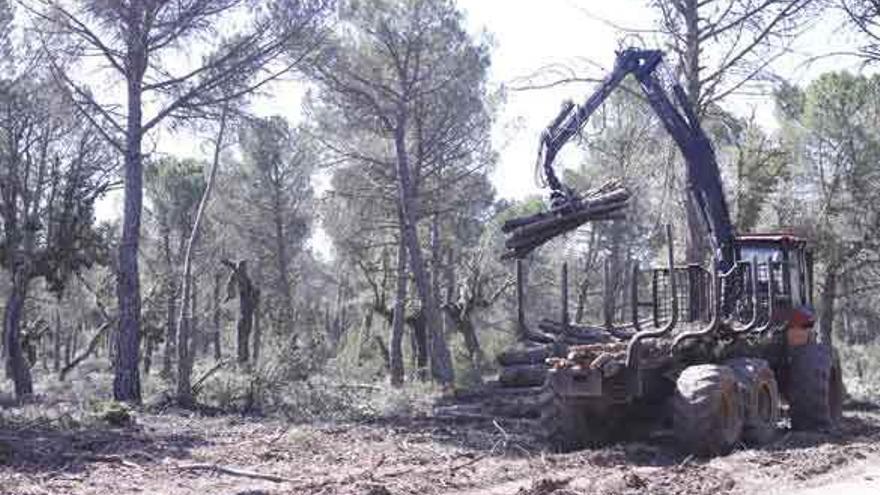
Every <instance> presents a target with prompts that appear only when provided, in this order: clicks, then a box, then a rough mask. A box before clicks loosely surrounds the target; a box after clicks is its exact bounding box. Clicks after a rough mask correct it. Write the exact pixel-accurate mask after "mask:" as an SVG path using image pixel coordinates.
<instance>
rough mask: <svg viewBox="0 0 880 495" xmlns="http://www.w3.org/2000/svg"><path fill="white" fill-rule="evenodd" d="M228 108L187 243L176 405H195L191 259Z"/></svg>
mask: <svg viewBox="0 0 880 495" xmlns="http://www.w3.org/2000/svg"><path fill="white" fill-rule="evenodd" d="M228 111H229V108H228V107H226V106H224V107H223V112H222V113H221V115H220V129H219V131H218V132H217V139H216V140H215V141H214V160H213V162H212V163H211V172H210V173H209V174H208V181H207V183H206V184H205V191H204V192H203V193H202V198H201V200H199V208H198V210H197V211H196V217H195V221H193V227H192V231H191V232H190V234H189V239H187V241H186V254H185V255H184V258H183V279H182V284H181V291H180V292H181V299H180V316H179V317H178V319H177V360H178V362H177V402H178V403H179V404H181V405H183V406H190V405H192V403H193V400H194V398H193V392H192V383H191V380H192V369H193V359H194V356H193V354H194V352H193V351H195V345H193V342H194V341H195V339H191V338H190V333H191V328H190V324H191V322H192V318H193V309H194V308H192V306H191V304H190V303H191V302H192V301H190V298H191V291H192V286H191V284H192V258H193V253H194V250H195V245H196V243H197V242H198V240H199V233H200V228H201V225H202V220H203V219H204V217H205V210H206V209H207V207H208V201H209V200H210V199H211V191H212V190H213V189H214V182H215V179H216V177H217V168H218V167H219V164H220V151H221V150H222V148H223V136H224V134H225V133H226V118H227V115H228Z"/></svg>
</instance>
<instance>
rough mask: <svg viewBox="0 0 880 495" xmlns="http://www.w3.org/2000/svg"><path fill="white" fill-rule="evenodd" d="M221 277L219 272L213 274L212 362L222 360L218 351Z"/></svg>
mask: <svg viewBox="0 0 880 495" xmlns="http://www.w3.org/2000/svg"><path fill="white" fill-rule="evenodd" d="M221 278H222V275H221V274H220V272H214V315H213V319H214V322H213V323H214V331H213V340H214V360H216V361H220V360H221V359H223V353H222V351H221V349H220V282H221Z"/></svg>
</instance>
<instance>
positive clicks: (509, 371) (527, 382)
mask: <svg viewBox="0 0 880 495" xmlns="http://www.w3.org/2000/svg"><path fill="white" fill-rule="evenodd" d="M547 370H548V367H547V366H546V365H543V364H542V365H515V366H505V367H504V368H502V369H501V372H500V373H499V374H498V381H499V382H501V384H502V385H504V386H507V387H533V386H537V385H543V384H544V380H545V379H546V378H547Z"/></svg>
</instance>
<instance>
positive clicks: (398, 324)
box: [388, 232, 407, 387]
mask: <svg viewBox="0 0 880 495" xmlns="http://www.w3.org/2000/svg"><path fill="white" fill-rule="evenodd" d="M396 272H397V289H396V290H395V293H394V313H393V315H394V316H393V318H392V323H391V350H390V352H389V356H388V358H389V359H388V367H389V369H390V372H391V385H392V386H395V387H399V386H401V385H403V377H404V367H403V349H402V346H401V342H402V340H403V329H404V323H405V320H406V315H405V312H406V283H407V271H406V246H405V245H404V243H403V235H402V232H401V239H400V243H399V245H398V247H397V270H396Z"/></svg>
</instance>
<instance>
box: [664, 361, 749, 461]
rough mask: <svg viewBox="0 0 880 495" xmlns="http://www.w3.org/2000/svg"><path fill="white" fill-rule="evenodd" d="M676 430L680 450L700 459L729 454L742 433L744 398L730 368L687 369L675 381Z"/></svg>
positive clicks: (699, 367) (710, 366)
mask: <svg viewBox="0 0 880 495" xmlns="http://www.w3.org/2000/svg"><path fill="white" fill-rule="evenodd" d="M672 421H673V426H674V429H675V438H676V440H677V441H678V444H679V446H680V447H681V448H682V449H684V450H686V451H687V452H689V453H692V454H695V455H698V456H713V455H720V454H726V453H728V452H730V450H732V449H733V447H734V446H735V445H736V443H737V442H738V441H739V439H740V435H741V434H742V431H743V424H744V422H745V421H744V417H743V407H742V398H741V397H740V392H739V386H738V384H737V380H736V375H735V374H734V372H733V370H732V369H731V368H730V367H728V366H723V365H717V364H701V365H696V366H690V367H688V368H685V370H684V371H682V373H681V375H679V377H678V380H677V381H676V391H675V396H674V398H673V416H672Z"/></svg>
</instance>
